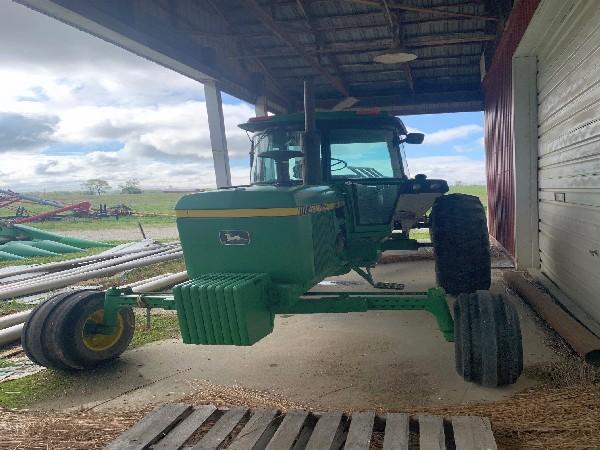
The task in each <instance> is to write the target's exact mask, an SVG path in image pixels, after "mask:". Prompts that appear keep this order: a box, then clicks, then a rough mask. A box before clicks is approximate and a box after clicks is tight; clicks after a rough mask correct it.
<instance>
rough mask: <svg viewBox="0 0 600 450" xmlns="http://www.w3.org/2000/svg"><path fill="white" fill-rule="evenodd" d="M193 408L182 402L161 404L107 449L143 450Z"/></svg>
mask: <svg viewBox="0 0 600 450" xmlns="http://www.w3.org/2000/svg"><path fill="white" fill-rule="evenodd" d="M191 409H192V407H191V406H189V405H183V404H181V403H170V404H168V405H164V406H161V407H160V408H158V409H156V410H154V411H153V412H152V413H150V414H148V415H147V416H145V417H143V418H142V419H141V420H140V421H139V422H138V423H136V424H135V425H134V426H133V427H131V428H130V429H129V430H127V431H126V432H125V433H123V434H122V435H120V436H119V437H118V438H117V439H115V440H114V441H112V442H111V443H110V444H108V446H106V447H105V450H135V449H140V450H141V449H143V448H145V447H146V446H148V445H150V444H151V443H152V442H154V441H155V440H156V439H158V438H159V437H160V436H161V435H163V434H165V433H168V432H169V430H170V429H171V428H173V427H174V426H175V425H176V424H177V422H178V421H179V420H180V419H181V418H182V417H184V416H185V415H186V414H187V413H188V412H189V411H190V410H191Z"/></svg>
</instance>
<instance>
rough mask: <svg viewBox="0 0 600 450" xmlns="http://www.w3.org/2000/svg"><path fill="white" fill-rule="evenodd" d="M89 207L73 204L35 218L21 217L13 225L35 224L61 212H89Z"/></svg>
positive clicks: (37, 215)
mask: <svg viewBox="0 0 600 450" xmlns="http://www.w3.org/2000/svg"><path fill="white" fill-rule="evenodd" d="M91 207H92V204H91V203H90V202H81V203H75V204H74V205H69V206H65V207H64V208H58V209H54V210H52V211H47V212H45V213H41V214H36V215H35V216H30V217H22V218H20V219H16V220H14V221H13V223H27V222H35V221H36V220H42V219H45V218H47V217H52V216H54V215H56V214H59V213H61V212H65V211H77V212H89V210H90V208H91Z"/></svg>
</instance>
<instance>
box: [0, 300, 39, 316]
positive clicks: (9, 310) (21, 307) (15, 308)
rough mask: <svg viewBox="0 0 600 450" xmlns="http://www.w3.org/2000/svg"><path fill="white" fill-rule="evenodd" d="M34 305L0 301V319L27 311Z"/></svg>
mask: <svg viewBox="0 0 600 450" xmlns="http://www.w3.org/2000/svg"><path fill="white" fill-rule="evenodd" d="M33 307H34V305H28V304H26V303H19V302H18V301H15V300H10V301H4V300H0V317H2V316H7V315H9V314H14V313H17V312H20V311H27V310H28V309H31V308H33Z"/></svg>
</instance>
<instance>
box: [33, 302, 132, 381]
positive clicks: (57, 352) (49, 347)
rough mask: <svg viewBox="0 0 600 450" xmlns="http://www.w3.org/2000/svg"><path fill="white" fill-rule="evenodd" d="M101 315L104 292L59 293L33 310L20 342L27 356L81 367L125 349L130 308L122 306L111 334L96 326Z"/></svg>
mask: <svg viewBox="0 0 600 450" xmlns="http://www.w3.org/2000/svg"><path fill="white" fill-rule="evenodd" d="M103 318H104V292H101V291H92V290H86V291H77V292H70V293H66V294H64V293H63V294H59V295H57V296H55V297H52V298H50V299H49V300H47V301H46V302H44V303H42V304H41V305H39V306H38V307H37V308H35V309H34V310H33V312H32V313H31V315H30V316H29V318H28V319H27V322H26V323H25V326H24V327H23V335H22V337H21V343H22V345H23V349H24V350H25V353H26V354H27V356H29V358H30V359H31V360H32V361H34V362H36V363H38V364H40V365H42V366H46V367H51V368H54V369H59V370H83V369H88V368H92V367H96V366H99V365H102V364H104V363H107V362H109V361H112V360H114V359H115V358H117V357H118V356H119V355H120V354H121V353H123V352H124V351H125V349H126V348H127V346H128V345H129V343H130V342H131V339H132V338H133V332H134V329H135V316H134V314H133V311H132V309H131V308H122V309H120V310H119V313H118V316H117V326H116V327H115V330H114V331H113V333H111V334H108V335H107V334H101V333H99V332H98V330H97V329H96V328H97V326H98V325H100V324H102V321H103Z"/></svg>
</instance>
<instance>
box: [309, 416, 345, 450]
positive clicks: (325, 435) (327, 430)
mask: <svg viewBox="0 0 600 450" xmlns="http://www.w3.org/2000/svg"><path fill="white" fill-rule="evenodd" d="M341 420H342V413H327V414H323V415H322V416H321V417H320V418H319V420H318V422H317V424H316V425H315V429H314V431H313V433H312V435H311V436H310V439H309V440H308V444H306V450H329V449H331V444H332V443H333V440H334V439H335V436H336V434H337V432H338V428H339V427H340V422H341Z"/></svg>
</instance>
